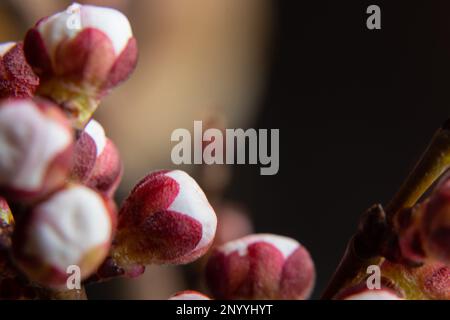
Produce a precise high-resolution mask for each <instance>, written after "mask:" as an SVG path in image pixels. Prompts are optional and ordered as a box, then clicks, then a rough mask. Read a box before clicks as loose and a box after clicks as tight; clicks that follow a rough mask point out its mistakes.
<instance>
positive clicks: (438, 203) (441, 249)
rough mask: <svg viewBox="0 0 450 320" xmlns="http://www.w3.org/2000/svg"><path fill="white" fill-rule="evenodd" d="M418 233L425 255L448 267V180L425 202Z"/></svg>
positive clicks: (449, 247) (449, 243)
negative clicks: (419, 233) (419, 232)
mask: <svg viewBox="0 0 450 320" xmlns="http://www.w3.org/2000/svg"><path fill="white" fill-rule="evenodd" d="M420 231H421V237H422V239H423V247H424V250H425V252H426V254H427V255H428V256H430V257H431V258H433V259H436V260H439V261H441V262H443V263H446V264H447V265H450V179H449V180H447V181H446V182H445V183H443V184H442V185H441V186H440V187H439V188H438V189H437V190H436V191H435V192H434V194H433V195H432V196H431V198H430V200H429V201H428V202H427V204H426V206H425V208H424V212H423V213H422V216H421V223H420Z"/></svg>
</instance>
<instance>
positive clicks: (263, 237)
mask: <svg viewBox="0 0 450 320" xmlns="http://www.w3.org/2000/svg"><path fill="white" fill-rule="evenodd" d="M257 242H265V243H269V244H271V245H273V246H274V247H275V248H277V249H278V250H279V251H280V252H281V254H282V255H283V257H284V258H287V257H289V256H290V255H291V254H292V253H293V252H294V251H295V250H296V249H297V248H299V247H300V244H299V243H298V242H297V241H295V240H294V239H291V238H288V237H283V236H278V235H274V234H254V235H249V236H246V237H243V238H240V239H237V240H233V241H230V242H227V243H226V244H224V245H223V246H221V247H220V248H219V250H220V251H221V252H222V253H224V254H225V255H228V254H230V253H232V252H235V251H237V252H238V253H239V255H241V256H244V255H246V254H247V248H248V247H249V246H250V245H252V244H254V243H257Z"/></svg>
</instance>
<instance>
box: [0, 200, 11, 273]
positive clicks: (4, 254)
mask: <svg viewBox="0 0 450 320" xmlns="http://www.w3.org/2000/svg"><path fill="white" fill-rule="evenodd" d="M13 231H14V217H13V215H12V212H11V209H10V208H9V205H8V203H7V202H6V200H5V199H4V198H3V197H0V278H2V277H7V276H9V275H10V274H11V273H12V269H13V268H12V266H11V263H10V259H9V249H10V248H11V244H12V242H11V236H12V233H13Z"/></svg>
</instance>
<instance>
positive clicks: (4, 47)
mask: <svg viewBox="0 0 450 320" xmlns="http://www.w3.org/2000/svg"><path fill="white" fill-rule="evenodd" d="M15 45H16V42H5V43H1V44H0V56H3V55H4V54H5V53H7V52H8V51H9V50H10V49H11V48H12V47H14V46H15Z"/></svg>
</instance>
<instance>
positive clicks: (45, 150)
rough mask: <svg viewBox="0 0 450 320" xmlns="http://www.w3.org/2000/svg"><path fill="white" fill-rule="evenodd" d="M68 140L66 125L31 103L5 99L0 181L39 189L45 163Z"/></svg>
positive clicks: (0, 119)
mask: <svg viewBox="0 0 450 320" xmlns="http://www.w3.org/2000/svg"><path fill="white" fill-rule="evenodd" d="M71 139H72V136H71V132H70V131H69V130H68V128H66V127H64V126H63V125H62V124H60V123H58V122H56V121H55V120H53V119H50V118H47V117H45V115H44V114H43V113H42V112H40V110H39V109H38V107H37V106H36V105H34V104H33V102H31V101H24V100H18V101H14V102H6V105H3V106H1V108H0V150H1V152H0V183H1V184H8V185H11V186H13V187H15V188H18V189H22V190H27V191H34V190H36V189H38V188H39V187H40V186H41V185H42V183H43V181H44V178H45V174H46V172H47V168H48V165H49V164H50V163H51V162H52V161H53V159H54V158H55V156H56V155H58V154H59V153H60V152H62V151H64V150H65V149H66V148H67V147H68V146H69V144H70V143H71Z"/></svg>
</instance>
